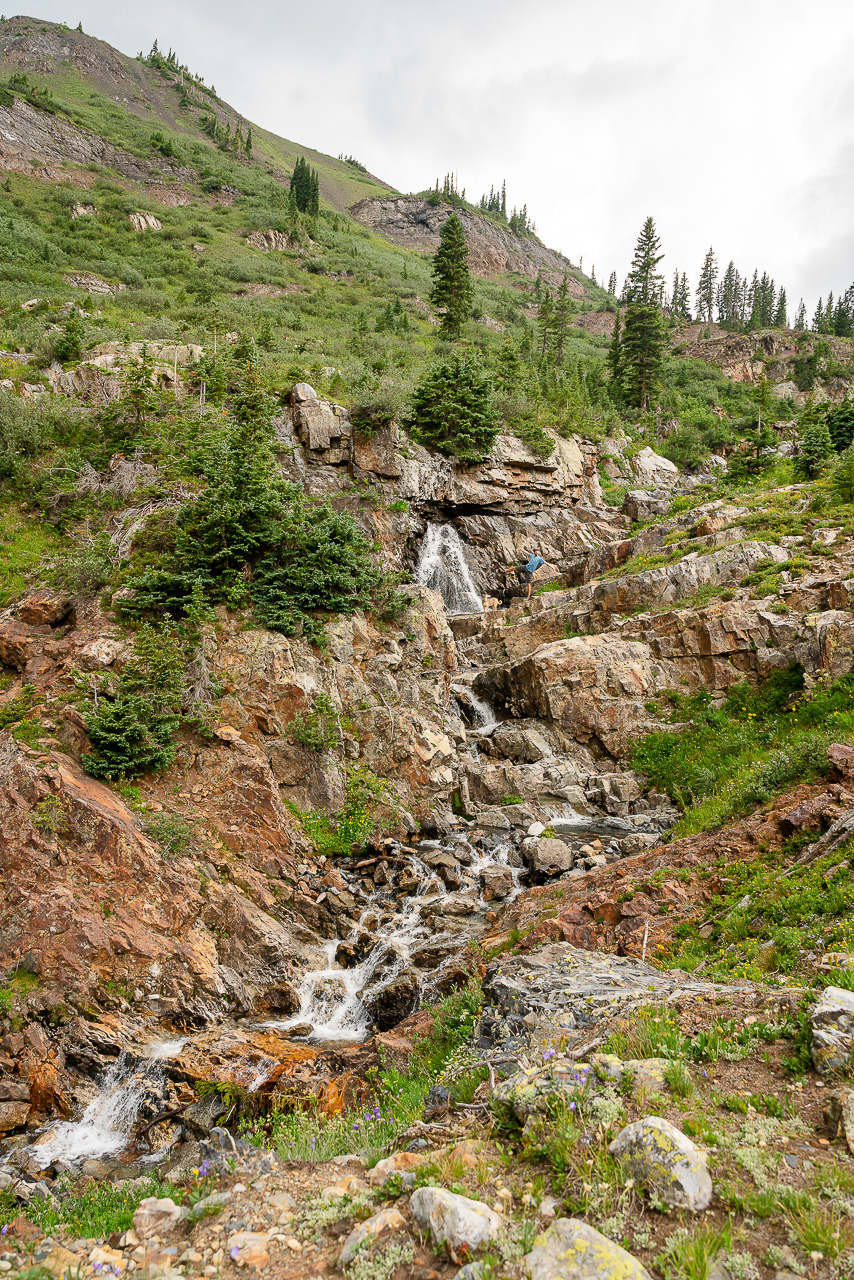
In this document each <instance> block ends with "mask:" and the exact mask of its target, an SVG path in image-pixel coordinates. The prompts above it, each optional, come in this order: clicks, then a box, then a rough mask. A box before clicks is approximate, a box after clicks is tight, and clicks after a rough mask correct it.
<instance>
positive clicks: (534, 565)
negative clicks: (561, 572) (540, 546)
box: [525, 553, 546, 573]
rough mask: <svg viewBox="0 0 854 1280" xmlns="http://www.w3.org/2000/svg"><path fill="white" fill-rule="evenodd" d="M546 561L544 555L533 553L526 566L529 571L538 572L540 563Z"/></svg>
mask: <svg viewBox="0 0 854 1280" xmlns="http://www.w3.org/2000/svg"><path fill="white" fill-rule="evenodd" d="M545 563H546V562H545V560H544V559H543V557H542V556H536V555H534V554H533V553H532V554H531V558H530V560H529V561H528V563H527V564H526V565H525V568H526V569H527V570H528V573H536V572H537V570H538V569H539V567H540V565H541V564H545Z"/></svg>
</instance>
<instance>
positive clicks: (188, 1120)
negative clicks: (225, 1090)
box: [183, 1093, 228, 1138]
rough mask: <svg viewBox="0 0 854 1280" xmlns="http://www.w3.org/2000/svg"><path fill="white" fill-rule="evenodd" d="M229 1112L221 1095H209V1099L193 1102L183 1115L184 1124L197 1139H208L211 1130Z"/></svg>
mask: <svg viewBox="0 0 854 1280" xmlns="http://www.w3.org/2000/svg"><path fill="white" fill-rule="evenodd" d="M226 1111H228V1104H227V1102H226V1101H225V1099H224V1098H223V1096H222V1094H220V1093H209V1094H208V1095H207V1097H205V1098H200V1099H199V1101H198V1102H193V1103H192V1104H191V1105H190V1106H189V1107H187V1110H186V1111H185V1112H184V1115H183V1122H184V1124H185V1125H186V1126H187V1128H188V1129H189V1130H190V1133H192V1134H194V1136H195V1137H197V1138H206V1137H207V1136H208V1134H209V1133H210V1131H211V1129H212V1128H213V1127H214V1125H215V1124H216V1122H217V1120H219V1118H220V1116H224V1115H225V1113H226Z"/></svg>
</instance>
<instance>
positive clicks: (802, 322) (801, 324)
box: [795, 298, 807, 330]
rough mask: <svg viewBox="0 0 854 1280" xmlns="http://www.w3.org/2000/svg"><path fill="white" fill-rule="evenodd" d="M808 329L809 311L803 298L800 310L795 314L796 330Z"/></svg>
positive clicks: (799, 306)
mask: <svg viewBox="0 0 854 1280" xmlns="http://www.w3.org/2000/svg"><path fill="white" fill-rule="evenodd" d="M806 327H807V309H806V307H805V306H804V300H803V298H801V300H800V302H799V303H798V309H797V311H796V312H795V328H796V329H798V330H803V329H806Z"/></svg>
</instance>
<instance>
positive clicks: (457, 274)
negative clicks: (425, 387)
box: [430, 213, 474, 339]
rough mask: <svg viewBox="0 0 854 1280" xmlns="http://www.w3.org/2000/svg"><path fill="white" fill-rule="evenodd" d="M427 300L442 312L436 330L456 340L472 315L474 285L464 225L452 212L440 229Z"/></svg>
mask: <svg viewBox="0 0 854 1280" xmlns="http://www.w3.org/2000/svg"><path fill="white" fill-rule="evenodd" d="M430 301H431V302H432V303H433V305H434V307H437V308H439V309H441V310H443V311H444V316H443V317H442V324H441V327H440V329H439V333H440V335H441V336H442V337H443V338H451V339H459V338H460V337H462V331H463V325H464V324H465V322H466V320H468V318H469V316H470V315H471V308H472V303H473V301H474V286H473V284H472V278H471V272H470V271H469V251H468V245H467V244H466V237H465V232H464V230H463V224H462V222H461V221H460V219H459V217H458V215H457V214H456V213H452V214H451V215H450V217H449V218H448V219H447V220H446V222H445V225H444V226H443V227H442V230H441V231H440V232H439V248H438V249H437V250H436V253H435V255H434V257H433V288H432V290H431V292H430Z"/></svg>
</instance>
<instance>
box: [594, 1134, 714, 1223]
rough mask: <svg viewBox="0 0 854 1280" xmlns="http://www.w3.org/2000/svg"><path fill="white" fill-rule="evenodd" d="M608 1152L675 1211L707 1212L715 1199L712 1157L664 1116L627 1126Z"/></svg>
mask: <svg viewBox="0 0 854 1280" xmlns="http://www.w3.org/2000/svg"><path fill="white" fill-rule="evenodd" d="M608 1150H609V1151H610V1153H611V1155H612V1156H614V1157H615V1159H617V1160H619V1161H620V1163H621V1164H622V1165H623V1167H624V1168H625V1169H626V1170H627V1171H628V1172H629V1173H630V1174H631V1176H632V1177H633V1178H634V1179H635V1180H636V1181H637V1182H639V1183H641V1184H642V1185H643V1186H645V1187H647V1188H648V1189H649V1190H651V1191H656V1192H657V1193H658V1194H659V1195H660V1196H661V1198H662V1199H663V1200H664V1202H665V1204H668V1205H670V1206H671V1207H672V1208H674V1209H692V1210H694V1211H699V1210H701V1209H707V1208H708V1207H709V1205H710V1203H711V1200H712V1179H711V1177H710V1176H709V1170H708V1168H707V1162H708V1155H707V1153H706V1152H705V1151H701V1150H700V1148H699V1147H697V1146H696V1145H695V1144H694V1143H693V1142H692V1141H691V1139H690V1138H688V1137H686V1136H685V1134H684V1133H682V1132H681V1131H680V1130H679V1129H677V1128H675V1126H674V1125H672V1124H670V1123H669V1122H668V1121H667V1120H662V1119H661V1117H660V1116H645V1117H644V1118H643V1120H636V1121H635V1122H634V1124H629V1125H626V1127H625V1129H623V1130H621V1132H620V1133H618V1134H617V1136H616V1138H615V1139H614V1141H613V1142H612V1143H611V1145H610V1146H609V1148H608Z"/></svg>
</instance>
